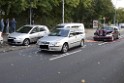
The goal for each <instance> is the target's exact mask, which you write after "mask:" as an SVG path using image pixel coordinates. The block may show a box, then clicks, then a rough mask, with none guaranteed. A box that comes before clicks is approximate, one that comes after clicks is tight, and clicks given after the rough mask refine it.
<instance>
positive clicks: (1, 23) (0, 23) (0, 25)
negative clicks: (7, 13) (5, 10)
mask: <svg viewBox="0 0 124 83" xmlns="http://www.w3.org/2000/svg"><path fill="white" fill-rule="evenodd" d="M4 26H5V25H4V20H3V18H2V19H1V21H0V28H1V30H0V31H1V32H3V30H4Z"/></svg>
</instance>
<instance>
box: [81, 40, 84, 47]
mask: <svg viewBox="0 0 124 83" xmlns="http://www.w3.org/2000/svg"><path fill="white" fill-rule="evenodd" d="M80 46H81V47H83V46H84V39H82V40H81V41H80Z"/></svg>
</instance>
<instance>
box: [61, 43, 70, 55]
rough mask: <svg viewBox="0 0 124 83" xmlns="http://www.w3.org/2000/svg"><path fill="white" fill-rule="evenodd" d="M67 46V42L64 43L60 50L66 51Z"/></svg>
mask: <svg viewBox="0 0 124 83" xmlns="http://www.w3.org/2000/svg"><path fill="white" fill-rule="evenodd" d="M68 48H69V47H68V44H67V43H64V44H63V46H62V50H61V52H62V53H66V52H67V51H68Z"/></svg>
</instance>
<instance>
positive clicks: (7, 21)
mask: <svg viewBox="0 0 124 83" xmlns="http://www.w3.org/2000/svg"><path fill="white" fill-rule="evenodd" d="M6 33H7V34H9V18H7V19H6Z"/></svg>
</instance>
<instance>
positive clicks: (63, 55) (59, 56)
mask: <svg viewBox="0 0 124 83" xmlns="http://www.w3.org/2000/svg"><path fill="white" fill-rule="evenodd" d="M81 51H82V50H77V51H74V52H72V53H65V54H62V55H58V56H57V57H53V58H50V59H49V60H50V61H53V60H56V59H60V58H63V57H66V56H69V55H72V54H75V53H78V52H81Z"/></svg>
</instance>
